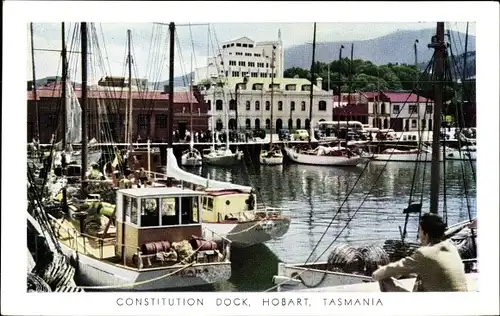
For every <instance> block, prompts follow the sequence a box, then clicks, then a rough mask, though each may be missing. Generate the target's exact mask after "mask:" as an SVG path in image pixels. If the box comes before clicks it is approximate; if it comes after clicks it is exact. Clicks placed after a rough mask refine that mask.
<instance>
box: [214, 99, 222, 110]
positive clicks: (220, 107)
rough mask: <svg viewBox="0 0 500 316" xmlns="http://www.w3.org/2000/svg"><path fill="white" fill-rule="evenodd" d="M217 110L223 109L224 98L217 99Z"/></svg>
mask: <svg viewBox="0 0 500 316" xmlns="http://www.w3.org/2000/svg"><path fill="white" fill-rule="evenodd" d="M215 110H217V111H222V100H221V99H219V100H217V101H215Z"/></svg>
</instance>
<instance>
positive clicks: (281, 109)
mask: <svg viewBox="0 0 500 316" xmlns="http://www.w3.org/2000/svg"><path fill="white" fill-rule="evenodd" d="M278 111H283V102H281V101H278Z"/></svg>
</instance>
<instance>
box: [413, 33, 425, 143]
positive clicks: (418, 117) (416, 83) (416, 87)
mask: <svg viewBox="0 0 500 316" xmlns="http://www.w3.org/2000/svg"><path fill="white" fill-rule="evenodd" d="M417 43H418V39H416V40H415V43H414V44H413V50H414V52H415V68H416V69H418V55H417ZM415 93H416V94H417V128H418V133H417V134H418V135H419V140H418V146H419V149H420V144H421V142H420V137H421V136H422V134H423V133H422V132H421V126H420V102H419V91H418V71H417V72H416V74H415ZM424 113H425V112H424Z"/></svg>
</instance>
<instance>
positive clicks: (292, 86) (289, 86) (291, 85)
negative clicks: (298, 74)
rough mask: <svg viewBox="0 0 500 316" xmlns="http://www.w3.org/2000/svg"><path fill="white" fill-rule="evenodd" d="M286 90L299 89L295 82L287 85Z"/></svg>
mask: <svg viewBox="0 0 500 316" xmlns="http://www.w3.org/2000/svg"><path fill="white" fill-rule="evenodd" d="M285 90H287V91H296V90H297V85H295V84H287V85H286V86H285Z"/></svg>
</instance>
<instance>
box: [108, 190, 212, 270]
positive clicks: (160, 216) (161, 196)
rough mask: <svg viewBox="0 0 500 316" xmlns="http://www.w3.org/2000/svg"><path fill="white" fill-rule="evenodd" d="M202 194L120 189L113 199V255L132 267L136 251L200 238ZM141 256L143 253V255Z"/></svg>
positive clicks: (189, 191) (182, 191)
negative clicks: (114, 205)
mask: <svg viewBox="0 0 500 316" xmlns="http://www.w3.org/2000/svg"><path fill="white" fill-rule="evenodd" d="M203 195H204V192H202V191H193V190H189V189H183V188H178V187H151V188H135V189H121V190H118V191H117V199H116V235H117V243H116V249H115V252H116V255H117V256H118V257H121V258H122V259H123V263H124V264H130V263H132V262H133V261H134V260H135V258H134V254H136V253H137V252H138V250H139V249H144V248H145V247H150V246H151V245H152V244H155V247H157V245H158V244H162V243H168V244H172V243H173V242H181V241H185V240H190V239H192V238H193V236H198V237H201V236H202V227H201V218H200V204H199V201H200V198H201V197H202V196H203ZM143 252H144V251H143Z"/></svg>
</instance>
